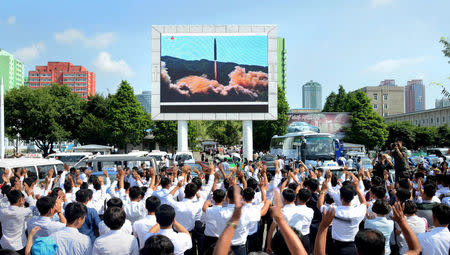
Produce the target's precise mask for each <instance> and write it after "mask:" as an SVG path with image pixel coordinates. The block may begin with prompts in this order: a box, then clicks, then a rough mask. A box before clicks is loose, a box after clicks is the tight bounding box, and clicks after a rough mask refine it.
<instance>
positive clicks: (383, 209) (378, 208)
mask: <svg viewBox="0 0 450 255" xmlns="http://www.w3.org/2000/svg"><path fill="white" fill-rule="evenodd" d="M372 211H373V212H374V213H376V214H381V215H386V214H388V213H389V212H390V211H391V206H390V205H389V203H388V202H387V201H386V200H384V199H377V200H376V201H375V203H373V205H372Z"/></svg>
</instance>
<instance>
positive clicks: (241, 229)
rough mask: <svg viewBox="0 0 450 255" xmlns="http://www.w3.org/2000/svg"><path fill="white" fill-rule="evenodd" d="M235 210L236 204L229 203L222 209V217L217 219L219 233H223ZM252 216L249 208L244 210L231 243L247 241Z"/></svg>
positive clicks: (241, 243)
mask: <svg viewBox="0 0 450 255" xmlns="http://www.w3.org/2000/svg"><path fill="white" fill-rule="evenodd" d="M233 211H234V204H229V205H228V206H227V207H223V208H222V209H221V210H220V218H218V219H217V224H218V229H219V233H222V232H223V230H224V229H225V227H226V224H227V222H228V221H229V220H230V219H231V216H232V215H233ZM250 223H251V217H250V215H249V211H248V210H242V213H241V218H240V219H239V222H238V225H237V228H236V230H235V231H234V235H233V239H232V240H231V245H244V244H245V243H246V242H247V236H248V233H249V225H250Z"/></svg>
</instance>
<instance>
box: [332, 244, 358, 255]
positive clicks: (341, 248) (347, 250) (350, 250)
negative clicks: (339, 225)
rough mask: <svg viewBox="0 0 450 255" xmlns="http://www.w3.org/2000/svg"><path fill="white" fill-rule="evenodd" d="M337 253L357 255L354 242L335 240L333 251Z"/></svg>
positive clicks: (338, 254) (337, 254) (339, 254)
mask: <svg viewBox="0 0 450 255" xmlns="http://www.w3.org/2000/svg"><path fill="white" fill-rule="evenodd" d="M332 254H336V255H356V246H355V243H354V242H341V241H337V240H333V253H332Z"/></svg>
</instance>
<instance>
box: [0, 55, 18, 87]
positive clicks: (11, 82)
mask: <svg viewBox="0 0 450 255" xmlns="http://www.w3.org/2000/svg"><path fill="white" fill-rule="evenodd" d="M1 77H3V86H4V89H5V91H8V90H9V89H12V88H16V87H19V86H23V79H24V65H23V63H22V62H21V61H20V60H18V59H16V58H14V56H13V55H12V54H11V53H9V52H7V51H5V50H2V49H0V79H1Z"/></svg>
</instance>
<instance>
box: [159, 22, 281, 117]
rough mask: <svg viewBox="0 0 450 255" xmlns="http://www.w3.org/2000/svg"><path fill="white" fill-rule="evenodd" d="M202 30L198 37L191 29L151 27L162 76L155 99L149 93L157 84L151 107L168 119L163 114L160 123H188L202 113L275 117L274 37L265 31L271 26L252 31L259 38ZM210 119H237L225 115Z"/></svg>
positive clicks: (212, 28) (248, 34)
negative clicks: (180, 120) (180, 118)
mask: <svg viewBox="0 0 450 255" xmlns="http://www.w3.org/2000/svg"><path fill="white" fill-rule="evenodd" d="M202 28H203V29H202V30H203V31H202V32H192V28H191V27H190V26H180V27H176V29H174V30H175V31H174V32H173V33H171V32H168V30H169V29H167V26H154V27H153V29H154V33H155V30H158V31H161V30H162V32H160V34H159V36H158V37H157V38H158V39H159V40H158V41H156V40H154V41H153V42H154V43H159V45H158V46H159V47H155V46H153V47H154V48H157V49H158V53H159V61H160V62H159V70H160V73H159V75H160V77H159V84H158V85H159V88H158V89H157V90H156V91H158V92H159V95H158V98H155V96H156V95H157V94H156V93H155V94H153V91H155V89H154V86H155V85H156V84H155V83H153V89H152V90H153V91H152V95H153V97H152V104H153V99H156V100H157V101H155V104H153V106H152V108H155V106H158V108H159V112H158V114H169V115H164V116H165V117H164V119H167V118H168V116H170V119H173V118H174V117H172V115H170V114H174V113H175V114H186V115H185V116H186V118H187V119H193V118H200V117H198V115H192V114H205V113H207V114H210V113H214V114H229V113H234V114H243V113H250V114H254V113H259V114H270V115H267V116H266V115H258V116H257V115H255V118H253V115H252V116H250V117H249V116H245V117H246V118H247V119H271V118H273V117H272V116H274V113H275V112H276V109H275V108H274V107H276V105H273V104H274V103H276V100H275V101H274V100H273V99H274V98H276V77H275V76H276V70H275V69H273V68H274V67H276V37H274V38H273V39H272V38H269V30H270V29H273V28H274V26H255V28H258V29H259V32H258V33H252V32H251V31H249V32H246V33H240V32H239V26H235V28H236V30H237V31H235V32H233V33H231V32H230V33H227V32H226V31H225V32H223V31H221V32H205V31H204V30H206V26H203V27H202ZM221 28H224V26H208V30H209V31H211V30H216V31H219V30H220V29H221ZM182 30H183V31H182ZM225 30H226V29H225ZM266 30H267V31H266ZM184 31H189V32H184ZM275 32H276V31H275ZM272 45H275V48H273V46H272ZM271 47H272V48H273V49H272V51H271V50H270V48H271ZM153 53H156V51H153ZM270 54H272V55H270ZM153 56H155V55H154V54H153V55H152V57H153ZM269 59H272V62H270V61H269ZM274 59H275V60H274ZM152 63H154V61H153V60H152ZM271 68H272V69H271ZM152 75H155V73H154V72H153V73H152ZM272 76H273V77H272ZM271 86H275V89H274V88H271ZM271 98H272V100H271ZM156 102H158V103H156ZM271 107H272V111H270V109H269V108H271ZM152 113H153V109H152ZM155 116H156V118H158V115H156V114H155ZM208 116H211V115H208ZM243 116H244V115H243ZM201 118H202V119H205V117H201ZM213 118H215V119H228V118H234V119H241V117H240V116H232V117H230V116H225V117H224V116H223V115H215V116H214V117H213ZM242 118H243V117H242ZM177 119H178V117H177Z"/></svg>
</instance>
